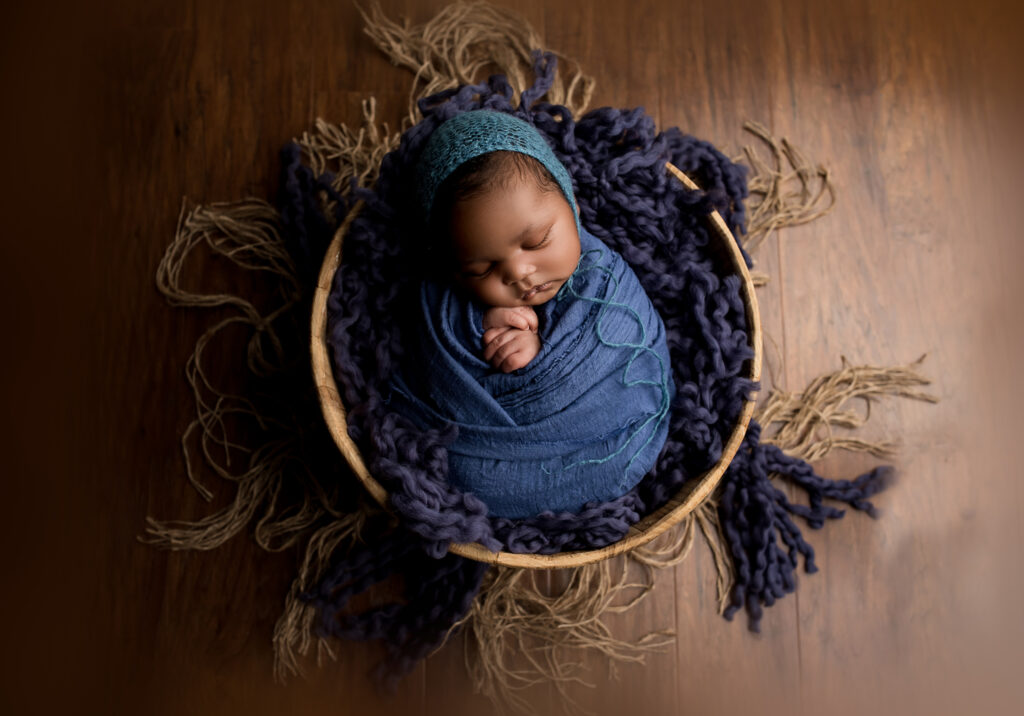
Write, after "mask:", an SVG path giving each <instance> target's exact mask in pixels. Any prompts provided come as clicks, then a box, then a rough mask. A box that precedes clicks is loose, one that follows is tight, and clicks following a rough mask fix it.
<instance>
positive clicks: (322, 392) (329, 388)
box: [311, 163, 762, 569]
mask: <svg viewBox="0 0 1024 716" xmlns="http://www.w3.org/2000/svg"><path fill="white" fill-rule="evenodd" d="M666 168H667V169H668V171H670V172H671V173H672V174H673V175H675V176H676V177H678V178H679V180H680V181H681V182H683V184H685V185H686V186H687V187H689V188H690V189H697V188H698V187H697V185H696V184H694V183H693V181H691V180H690V178H689V177H687V176H686V175H685V174H683V172H681V171H680V170H679V169H678V168H677V167H675V166H673V165H672V164H670V163H667V164H666ZM360 208H361V205H357V206H356V207H354V208H353V209H352V211H350V212H349V215H348V217H347V218H346V219H345V222H344V223H343V224H342V225H341V226H340V227H339V228H338V230H337V232H335V234H334V239H333V240H332V241H331V245H330V247H329V248H328V249H327V255H326V256H325V257H324V262H323V265H322V266H321V268H320V277H319V280H318V281H317V287H316V293H315V295H314V298H313V319H312V325H311V339H312V356H313V377H314V380H315V381H316V386H317V392H318V393H319V396H320V405H321V406H322V408H323V411H324V418H325V420H326V421H327V427H328V429H329V430H330V432H331V435H332V436H333V437H334V442H335V443H337V445H338V449H339V450H341V453H342V455H344V457H345V459H346V460H347V461H348V464H349V465H350V466H351V467H352V470H353V471H354V472H355V474H356V476H357V477H358V478H359V480H360V481H361V482H362V483H363V485H364V486H365V487H366V489H367V490H368V491H369V492H370V494H371V495H372V496H373V498H374V499H375V500H376V501H377V502H378V503H380V505H381V506H383V507H384V508H385V509H387V508H388V494H387V492H386V491H385V490H384V488H383V487H381V484H380V483H379V482H377V481H376V480H375V479H374V478H373V476H372V475H371V474H370V472H369V470H367V469H366V463H364V462H363V457H362V455H360V453H359V449H358V448H357V447H356V445H355V443H354V442H352V439H351V438H350V437H349V435H348V426H347V424H346V422H345V406H344V405H342V403H341V397H340V396H339V395H338V388H337V385H336V384H335V382H334V372H333V371H332V370H331V364H330V357H329V353H328V349H327V341H326V334H327V296H328V294H329V293H330V290H331V283H332V281H333V279H334V274H335V272H336V271H337V269H338V266H339V264H340V263H341V249H342V243H343V241H344V237H345V234H346V232H347V231H348V227H349V225H350V224H351V222H352V218H353V217H354V216H355V215H356V213H357V212H358V211H359V209H360ZM709 221H710V228H711V229H712V233H713V235H714V236H715V237H717V238H718V239H719V242H718V246H716V247H712V248H713V253H714V254H715V256H716V260H717V261H718V262H719V265H720V266H721V270H722V271H723V272H729V271H731V272H733V273H736V274H739V275H740V276H741V277H742V280H743V285H742V288H741V292H742V296H743V303H744V305H745V306H746V312H747V323H748V334H749V336H750V340H751V341H752V343H753V345H752V347H753V349H754V357H753V359H752V360H750V361H748V363H747V366H746V368H747V375H746V377H747V378H749V379H750V380H754V381H757V380H760V378H761V350H762V349H761V315H760V313H759V312H758V308H757V297H756V296H755V295H754V284H753V282H752V281H751V280H750V273H749V272H748V271H747V264H746V262H745V261H744V260H743V255H742V254H741V253H740V250H739V246H738V245H737V243H736V239H735V238H734V237H733V235H732V233H731V232H730V231H729V228H728V227H727V226H726V225H725V221H723V219H722V217H721V215H719V214H718V212H713V213H712V214H711V215H710V217H709ZM753 411H754V399H753V398H750V399H748V400H747V402H746V403H745V404H744V406H743V410H742V411H741V413H740V417H739V420H738V421H737V422H736V426H735V427H734V428H733V430H732V433H731V434H730V436H729V440H728V441H727V442H726V444H725V448H724V449H723V450H722V456H721V457H720V458H719V460H718V462H717V463H715V464H714V466H712V467H711V469H709V470H708V471H707V472H705V473H704V474H703V475H701V476H699V477H696V478H692V479H690V480H687V481H686V483H685V484H684V485H683V486H682V488H680V490H679V492H678V493H677V494H676V495H675V496H673V497H672V499H670V500H669V501H668V502H667V503H666V504H665V505H663V506H662V507H661V508H660V509H658V510H656V511H655V512H652V513H651V514H649V515H647V516H646V517H644V518H643V519H642V520H640V521H639V522H637V523H636V524H635V525H633V526H632V527H631V528H630V530H629V532H628V533H627V534H626V535H625V536H624V537H623V538H622V539H621V540H619V541H618V542H615V543H613V544H610V545H607V546H605V547H601V548H599V549H592V550H582V551H577V552H561V553H559V554H517V553H515V552H491V551H490V550H488V549H487V548H486V547H484V546H483V545H480V544H477V543H475V542H474V543H453V544H452V545H451V551H452V552H454V553H455V554H458V555H461V556H463V557H468V558H469V559H475V560H477V561H480V562H487V563H490V564H500V565H504V566H507V567H529V568H541V569H555V568H565V567H578V566H581V565H584V564H590V563H591V562H598V561H600V560H602V559H607V558H608V557H612V556H614V555H617V554H622V553H623V552H628V551H629V550H632V549H635V548H637V547H639V546H641V545H643V544H646V543H647V542H650V541H651V540H652V539H654V538H655V537H657V536H658V535H660V534H662V533H663V532H665V531H666V530H667V529H669V528H670V527H672V526H673V525H675V524H677V523H678V522H679V521H680V520H682V519H683V518H684V517H686V515H688V514H689V513H690V512H691V511H692V510H693V509H695V508H696V507H697V506H698V505H699V504H700V503H701V502H703V501H704V500H705V499H706V498H707V497H708V496H709V495H710V494H711V493H712V491H713V490H714V489H715V487H716V486H717V485H718V482H719V480H721V479H722V475H723V474H724V473H725V470H726V468H727V467H728V466H729V463H730V462H731V461H732V458H733V456H734V455H735V454H736V451H737V450H738V449H739V447H740V443H742V442H743V436H744V435H745V434H746V431H747V425H748V424H749V422H750V416H751V414H752V413H753Z"/></svg>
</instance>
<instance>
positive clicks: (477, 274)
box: [462, 264, 494, 278]
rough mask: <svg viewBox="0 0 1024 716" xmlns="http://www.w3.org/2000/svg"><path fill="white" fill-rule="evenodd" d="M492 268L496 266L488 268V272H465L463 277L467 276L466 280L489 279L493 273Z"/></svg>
mask: <svg viewBox="0 0 1024 716" xmlns="http://www.w3.org/2000/svg"><path fill="white" fill-rule="evenodd" d="M492 268H494V264H491V265H490V266H488V267H487V270H486V271H479V272H477V271H463V272H462V275H463V276H465V277H466V278H487V276H488V275H489V274H490V273H491V269H492Z"/></svg>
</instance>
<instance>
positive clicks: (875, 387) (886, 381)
mask: <svg viewBox="0 0 1024 716" xmlns="http://www.w3.org/2000/svg"><path fill="white" fill-rule="evenodd" d="M925 357H926V356H921V357H920V358H918V359H917V360H916V361H914V362H913V363H910V364H908V365H903V366H892V367H879V366H853V365H850V363H849V361H847V359H846V357H845V356H843V357H842V365H843V367H842V369H841V370H839V371H837V372H835V373H830V374H828V375H823V376H819V377H818V378H816V379H814V380H813V381H811V383H810V385H808V386H807V387H806V388H805V389H804V391H803V392H802V393H799V394H798V393H791V392H788V391H783V390H776V391H772V392H771V393H770V394H769V396H768V399H767V400H766V401H765V402H764V404H763V405H762V406H760V408H759V409H758V412H757V417H758V419H759V421H760V422H761V424H762V425H764V427H765V432H766V435H765V437H764V438H763V439H762V442H765V443H771V444H775V445H778V446H779V447H781V448H783V449H784V450H785V451H786V453H787V454H789V455H792V456H793V457H798V458H801V459H803V460H808V461H811V462H813V461H815V460H820V459H821V458H823V457H825V456H826V455H828V454H829V452H831V451H832V450H834V449H836V448H841V449H843V450H849V451H851V452H867V453H870V454H872V455H875V456H876V457H889V456H891V455H892V454H893V452H894V448H895V445H894V444H893V443H892V442H890V441H886V440H882V441H867V440H863V439H861V438H857V437H852V436H838V435H836V434H835V433H834V430H833V429H834V428H850V429H857V428H860V427H863V426H864V424H865V423H866V422H867V421H868V419H869V418H870V417H871V405H872V403H873V402H876V401H878V400H880V399H881V398H885V397H889V396H892V397H901V398H911V399H913V400H922V401H925V402H929V403H937V402H938V400H939V399H938V398H937V397H935V396H934V395H931V394H929V393H926V392H924V391H922V390H919V388H920V387H922V386H926V385H929V384H930V383H931V381H929V380H928V379H927V378H925V377H924V376H923V375H922V374H921V373H920V371H919V370H918V369H919V367H920V366H921V365H922V364H923V363H924V359H925ZM854 399H860V400H863V401H864V404H865V406H866V410H865V413H864V414H863V415H860V414H858V413H857V412H855V411H854V410H850V409H845V406H846V405H847V403H849V402H850V401H851V400H854ZM822 431H824V433H825V434H824V436H821V435H820V433H821V432H822Z"/></svg>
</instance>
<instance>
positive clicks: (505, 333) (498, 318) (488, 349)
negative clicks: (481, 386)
mask: <svg viewBox="0 0 1024 716" xmlns="http://www.w3.org/2000/svg"><path fill="white" fill-rule="evenodd" d="M483 346H484V360H486V361H489V362H490V364H491V365H492V366H494V367H495V368H497V369H498V370H500V371H503V372H505V373H511V372H512V371H514V370H519V369H520V368H525V367H526V366H527V365H529V363H530V361H532V360H533V359H534V358H536V357H537V354H538V353H540V337H539V336H538V335H537V313H536V312H535V311H534V310H533V309H532V308H530V307H529V306H517V307H515V308H491V309H489V310H488V311H487V313H485V314H484V337H483Z"/></svg>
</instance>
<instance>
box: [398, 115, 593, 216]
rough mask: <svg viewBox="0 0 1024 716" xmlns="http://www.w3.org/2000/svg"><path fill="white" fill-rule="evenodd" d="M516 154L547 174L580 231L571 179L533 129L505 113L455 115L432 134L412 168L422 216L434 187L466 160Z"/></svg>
mask: <svg viewBox="0 0 1024 716" xmlns="http://www.w3.org/2000/svg"><path fill="white" fill-rule="evenodd" d="M498 151H506V152H519V153H520V154H525V155H527V156H529V157H533V158H534V159H536V160H537V161H538V162H540V163H541V164H543V165H544V168H545V169H547V170H548V171H549V172H551V176H553V177H554V178H555V181H556V182H558V186H559V187H560V188H561V190H562V193H563V194H564V195H565V199H566V201H568V202H569V206H571V207H572V209H573V214H574V215H575V216H576V231H577V233H578V232H579V231H580V219H579V213H578V212H577V210H576V196H575V194H573V190H572V177H570V176H569V171H568V170H567V169H566V168H565V165H564V164H562V162H560V161H558V157H556V156H555V153H554V152H553V151H551V147H550V146H548V143H547V141H546V140H545V139H544V137H543V136H542V135H541V133H540V132H538V131H537V129H536V128H535V127H534V126H533V125H532V124H530V123H529V122H526V121H524V120H522V119H519V118H518V117H515V116H513V115H511V114H507V113H505V112H494V111H491V110H472V111H469V112H463V113H461V114H457V115H456V116H454V117H452V118H451V119H449V120H447V121H445V122H444V123H443V124H441V126H440V127H438V128H437V129H435V130H434V133H433V134H432V135H430V139H429V140H428V141H427V146H426V148H425V149H424V150H423V153H422V154H421V155H420V158H419V162H418V163H417V165H416V193H417V197H418V199H419V202H420V206H421V207H422V209H423V215H424V216H425V217H427V219H428V221H429V219H430V211H431V209H432V208H433V205H434V196H435V194H437V190H438V187H440V186H441V184H442V183H443V182H444V180H445V179H447V178H448V177H449V176H451V174H452V172H454V171H455V170H456V169H458V168H459V167H460V166H461V165H463V164H465V163H466V162H467V161H469V160H470V159H474V158H476V157H479V156H480V155H481V154H487V153H488V152H498Z"/></svg>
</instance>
